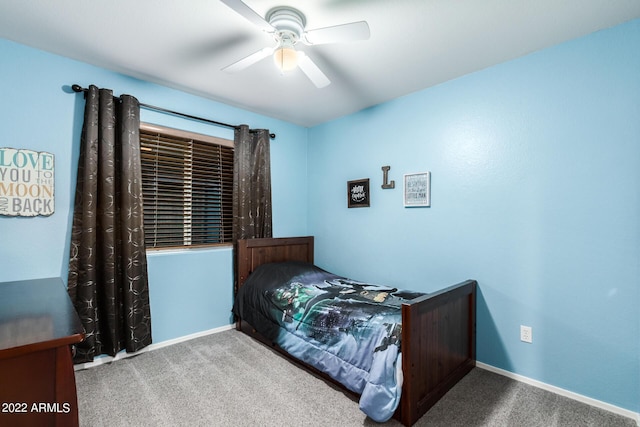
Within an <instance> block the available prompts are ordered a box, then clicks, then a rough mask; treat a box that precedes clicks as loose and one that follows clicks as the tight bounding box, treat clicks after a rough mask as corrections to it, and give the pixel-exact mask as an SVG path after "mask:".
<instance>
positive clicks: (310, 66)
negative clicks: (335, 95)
mask: <svg viewBox="0 0 640 427" xmlns="http://www.w3.org/2000/svg"><path fill="white" fill-rule="evenodd" d="M298 67H300V69H301V70H302V72H303V73H305V74H306V75H307V77H309V80H311V82H312V83H313V84H314V85H316V87H317V88H318V89H320V88H323V87H325V86H327V85H329V83H331V81H330V80H329V78H328V77H327V76H325V74H324V73H323V72H322V71H321V70H320V68H318V66H317V65H316V63H315V62H313V61H312V60H311V58H309V57H308V56H307V55H305V54H304V52H298Z"/></svg>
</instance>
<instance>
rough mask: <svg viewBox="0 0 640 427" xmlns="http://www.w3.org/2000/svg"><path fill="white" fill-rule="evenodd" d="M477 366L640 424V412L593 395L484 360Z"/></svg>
mask: <svg viewBox="0 0 640 427" xmlns="http://www.w3.org/2000/svg"><path fill="white" fill-rule="evenodd" d="M476 366H477V367H478V368H481V369H486V370H487V371H491V372H495V373H496V374H499V375H502V376H505V377H508V378H511V379H514V380H516V381H520V382H523V383H525V384H529V385H532V386H534V387H538V388H541V389H543V390H547V391H550V392H552V393H556V394H559V395H561V396H564V397H568V398H569V399H573V400H577V401H578V402H582V403H586V404H587V405H591V406H595V407H596V408H600V409H604V410H605V411H609V412H613V413H614V414H618V415H622V416H623V417H627V418H631V419H632V420H635V422H636V424H637V425H638V426H640V413H637V412H633V411H630V410H628V409H624V408H620V407H619V406H615V405H611V404H609V403H606V402H602V401H601V400H597V399H593V398H591V397H587V396H583V395H581V394H578V393H574V392H572V391H568V390H565V389H563V388H560V387H556V386H552V385H550V384H546V383H543V382H540V381H537V380H534V379H531V378H528V377H525V376H522V375H518V374H514V373H513V372H509V371H505V370H504V369H500V368H496V367H495V366H491V365H487V364H485V363H482V362H476Z"/></svg>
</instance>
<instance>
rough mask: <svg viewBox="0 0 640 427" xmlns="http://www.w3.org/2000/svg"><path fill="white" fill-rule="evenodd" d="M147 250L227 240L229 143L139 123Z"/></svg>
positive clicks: (230, 176) (230, 185) (230, 171)
mask: <svg viewBox="0 0 640 427" xmlns="http://www.w3.org/2000/svg"><path fill="white" fill-rule="evenodd" d="M140 152H141V161H142V192H143V197H144V229H145V231H144V234H145V244H146V247H147V249H152V248H167V247H184V246H187V247H191V246H197V245H213V244H219V243H231V241H232V237H231V234H232V222H233V202H232V195H233V142H232V141H229V140H226V139H220V138H215V137H211V136H207V135H200V134H195V133H190V132H185V131H180V130H176V129H171V128H166V127H160V126H156V125H149V124H146V123H143V124H141V126H140Z"/></svg>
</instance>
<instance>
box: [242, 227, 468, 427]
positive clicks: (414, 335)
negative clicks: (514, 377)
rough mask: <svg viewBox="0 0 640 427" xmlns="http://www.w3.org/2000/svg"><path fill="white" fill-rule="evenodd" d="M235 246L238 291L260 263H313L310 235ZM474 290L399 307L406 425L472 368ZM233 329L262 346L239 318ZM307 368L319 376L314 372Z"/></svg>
mask: <svg viewBox="0 0 640 427" xmlns="http://www.w3.org/2000/svg"><path fill="white" fill-rule="evenodd" d="M237 248H238V253H237V254H236V256H237V258H236V259H237V271H236V278H237V286H238V288H240V287H241V286H242V285H243V284H244V281H245V280H246V278H247V277H248V276H249V274H251V272H252V271H254V270H255V269H256V268H257V267H258V266H259V265H261V264H264V263H268V262H283V261H306V262H310V263H313V237H288V238H277V239H251V240H240V241H238V246H237ZM476 286H477V283H476V281H474V280H467V281H465V282H463V283H460V284H458V285H454V286H451V287H449V288H446V289H443V290H441V291H439V292H436V293H433V294H429V295H426V296H424V297H420V298H416V299H415V300H412V301H411V303H409V304H404V305H403V306H402V341H401V342H402V344H401V345H402V348H401V351H402V369H403V374H404V382H403V385H402V396H401V400H400V405H399V407H398V410H397V411H396V414H395V415H394V418H397V419H398V420H399V421H400V422H402V424H404V425H405V426H411V425H412V424H414V423H415V422H416V421H417V420H418V419H419V418H420V417H421V416H422V415H424V414H425V413H426V412H427V411H428V410H429V408H431V407H432V406H433V405H434V404H435V403H436V402H437V401H438V399H440V398H441V397H442V396H443V395H444V394H445V393H446V392H447V391H448V390H449V389H451V387H453V386H454V385H455V384H456V383H457V382H458V381H459V380H460V379H461V378H462V377H464V376H465V375H466V374H467V373H468V372H469V371H470V370H471V369H473V367H474V366H475V364H476V345H475V343H476V333H475V331H476V325H475V319H476V312H475V306H476V305H475V304H476ZM237 328H238V329H239V330H242V331H245V332H246V333H248V334H250V335H252V336H253V337H255V338H258V339H260V340H261V341H262V342H265V340H264V339H263V338H262V337H260V336H258V335H257V333H256V332H255V330H254V329H253V327H251V325H248V324H247V323H246V322H244V321H242V319H238V323H237ZM267 344H270V345H272V346H274V345H273V343H267ZM274 347H277V346H274ZM278 350H279V351H281V352H283V353H284V350H281V349H278ZM285 355H286V354H285ZM296 363H298V364H299V365H303V366H305V367H307V368H310V367H308V365H304V364H303V363H302V362H299V361H296ZM310 370H311V371H312V372H314V373H316V374H318V371H317V370H315V369H313V368H311V369H310ZM321 376H323V377H324V378H329V377H328V376H326V375H321ZM332 382H334V381H332ZM345 390H346V389H345Z"/></svg>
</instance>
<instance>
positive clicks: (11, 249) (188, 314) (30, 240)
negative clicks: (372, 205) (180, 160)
mask: <svg viewBox="0 0 640 427" xmlns="http://www.w3.org/2000/svg"><path fill="white" fill-rule="evenodd" d="M0 58H2V67H1V68H0V93H1V94H2V101H0V128H1V129H2V131H3V141H2V142H0V147H11V148H28V149H31V150H37V151H48V152H51V153H53V154H54V156H55V213H54V214H53V215H52V216H50V217H35V218H20V217H17V218H12V217H3V216H0V282H4V281H13V280H24V279H32V278H39V277H62V278H63V279H64V280H65V282H66V280H67V274H68V269H67V266H68V259H69V244H70V227H71V220H72V215H73V196H74V191H75V181H76V168H77V162H78V155H79V146H80V132H81V129H82V121H83V117H82V115H83V109H84V99H83V96H82V95H81V94H73V93H68V92H65V91H64V90H63V86H70V85H71V84H74V83H78V84H80V85H82V86H84V87H86V86H88V85H90V84H95V85H97V86H99V87H107V88H110V89H113V91H114V93H115V94H117V95H118V94H121V93H129V94H132V95H134V96H136V97H137V98H138V99H139V100H140V101H141V102H144V103H146V104H151V105H157V106H160V107H165V108H169V109H172V110H176V111H181V112H184V113H188V114H191V115H195V116H201V117H207V118H212V119H214V120H217V121H222V122H227V123H234V124H240V123H247V124H249V125H250V126H251V127H256V128H268V129H270V130H271V131H272V132H275V133H276V134H277V138H276V139H275V140H274V141H273V142H272V144H271V155H272V180H273V190H272V191H273V211H274V212H273V214H274V224H273V228H274V234H275V235H276V236H292V235H306V234H307V207H306V203H307V198H306V192H307V191H306V190H307V164H306V159H307V129H306V128H302V127H299V126H295V125H292V124H289V123H285V122H282V121H278V120H274V119H270V118H267V117H264V116H260V115H256V114H252V113H249V112H247V111H243V110H240V109H237V108H231V107H229V106H226V105H223V104H220V103H216V102H213V101H210V100H206V99H203V98H200V97H196V96H192V95H188V94H186V93H184V92H180V91H177V90H172V89H168V88H166V87H162V86H158V85H154V84H151V83H148V82H144V81H140V80H136V79H132V78H130V77H126V76H123V75H120V74H117V73H113V72H109V71H107V70H104V69H100V68H96V67H93V66H89V65H87V64H83V63H80V62H76V61H72V60H69V59H65V58H62V57H59V56H56V55H51V54H48V53H44V52H42V51H38V50H35V49H31V48H28V47H25V46H22V45H19V44H15V43H12V42H10V41H7V40H0ZM141 117H142V120H143V121H147V122H151V123H157V124H161V125H166V126H172V127H178V128H183V129H188V130H192V131H195V132H202V133H208V134H210V135H215V136H219V137H223V138H229V139H233V132H232V131H231V130H229V129H225V128H220V127H215V126H209V125H206V124H202V123H199V122H193V121H188V120H184V119H181V118H177V117H174V116H168V115H164V114H159V113H153V112H150V111H148V110H144V109H143V110H142V112H141ZM148 262H149V292H150V298H151V312H152V319H153V320H152V322H153V324H152V329H153V340H154V342H156V343H158V342H162V341H165V340H169V339H174V338H178V337H181V336H185V335H189V334H193V333H198V332H202V331H206V330H209V329H213V328H217V327H221V326H225V325H229V324H230V323H231V317H230V310H231V304H232V292H233V282H232V268H233V265H232V251H231V249H230V248H215V249H197V250H191V251H171V252H157V251H156V252H149V254H148Z"/></svg>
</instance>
